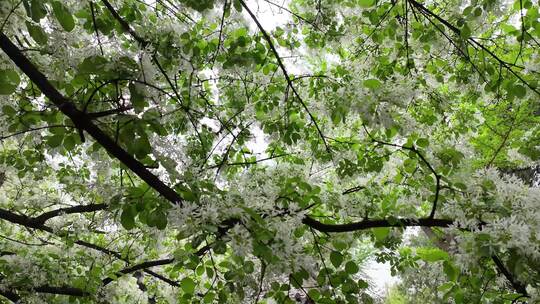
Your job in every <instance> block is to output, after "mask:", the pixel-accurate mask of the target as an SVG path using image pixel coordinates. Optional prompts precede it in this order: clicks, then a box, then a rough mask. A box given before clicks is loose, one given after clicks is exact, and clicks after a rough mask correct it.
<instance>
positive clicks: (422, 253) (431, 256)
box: [416, 248, 448, 262]
mask: <svg viewBox="0 0 540 304" xmlns="http://www.w3.org/2000/svg"><path fill="white" fill-rule="evenodd" d="M416 255H418V257H420V258H421V259H422V260H424V261H426V262H437V261H444V260H447V259H448V252H446V251H443V250H441V249H439V248H418V249H416Z"/></svg>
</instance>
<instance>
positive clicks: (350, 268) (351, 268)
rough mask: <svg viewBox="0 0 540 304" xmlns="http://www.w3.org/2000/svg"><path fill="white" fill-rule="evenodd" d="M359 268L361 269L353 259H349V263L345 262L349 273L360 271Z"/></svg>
mask: <svg viewBox="0 0 540 304" xmlns="http://www.w3.org/2000/svg"><path fill="white" fill-rule="evenodd" d="M358 270H360V269H359V268H358V265H357V264H356V263H355V262H353V261H349V262H347V264H345V271H346V272H347V273H348V274H355V273H357V272H358Z"/></svg>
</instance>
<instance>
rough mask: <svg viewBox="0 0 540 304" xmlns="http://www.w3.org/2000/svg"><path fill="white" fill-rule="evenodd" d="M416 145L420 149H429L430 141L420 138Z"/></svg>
mask: <svg viewBox="0 0 540 304" xmlns="http://www.w3.org/2000/svg"><path fill="white" fill-rule="evenodd" d="M416 145H417V146H419V147H420V148H427V146H429V140H428V139H427V138H419V139H417V140H416Z"/></svg>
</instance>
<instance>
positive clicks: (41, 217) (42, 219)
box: [34, 204, 108, 224]
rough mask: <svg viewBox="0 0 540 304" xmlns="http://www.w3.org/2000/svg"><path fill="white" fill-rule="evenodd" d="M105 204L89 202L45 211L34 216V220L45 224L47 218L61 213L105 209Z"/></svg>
mask: <svg viewBox="0 0 540 304" xmlns="http://www.w3.org/2000/svg"><path fill="white" fill-rule="evenodd" d="M107 207H108V205H107V204H89V205H80V206H73V207H67V208H59V209H56V210H52V211H48V212H45V213H43V214H41V215H39V216H37V217H34V220H35V221H37V222H38V223H42V224H45V222H46V221H48V220H49V219H51V218H53V217H56V216H59V215H61V214H73V213H84V212H94V211H99V210H105V209H107Z"/></svg>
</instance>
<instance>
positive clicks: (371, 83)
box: [364, 79, 382, 90]
mask: <svg viewBox="0 0 540 304" xmlns="http://www.w3.org/2000/svg"><path fill="white" fill-rule="evenodd" d="M381 85H382V83H381V82H380V81H379V80H377V79H366V80H364V86H365V87H366V88H368V89H373V90H374V89H377V88H379V87H380V86H381Z"/></svg>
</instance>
